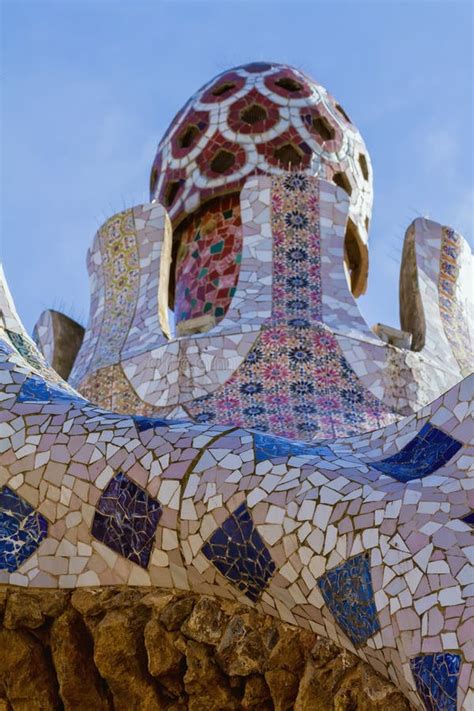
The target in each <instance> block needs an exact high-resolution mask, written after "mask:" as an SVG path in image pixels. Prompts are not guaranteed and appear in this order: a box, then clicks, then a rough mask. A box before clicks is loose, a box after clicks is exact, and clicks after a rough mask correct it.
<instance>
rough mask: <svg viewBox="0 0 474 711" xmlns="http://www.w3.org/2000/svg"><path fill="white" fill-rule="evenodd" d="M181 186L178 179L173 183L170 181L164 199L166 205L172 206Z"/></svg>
mask: <svg viewBox="0 0 474 711" xmlns="http://www.w3.org/2000/svg"><path fill="white" fill-rule="evenodd" d="M179 188H180V183H179V181H178V180H174V181H173V182H172V183H170V184H169V185H168V187H167V188H166V193H165V200H164V202H165V207H171V205H172V204H173V202H174V199H175V197H176V195H177V194H178V190H179Z"/></svg>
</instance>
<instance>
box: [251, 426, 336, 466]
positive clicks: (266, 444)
mask: <svg viewBox="0 0 474 711" xmlns="http://www.w3.org/2000/svg"><path fill="white" fill-rule="evenodd" d="M253 438H254V444H255V461H256V462H257V463H258V462H263V461H264V460H265V459H272V458H275V457H291V456H298V455H299V456H307V457H308V456H309V457H327V456H330V455H331V454H332V452H331V450H330V449H329V447H318V446H315V445H311V444H308V443H307V442H294V441H291V440H289V439H284V438H283V437H274V436H273V435H267V434H261V433H255V434H254V436H253Z"/></svg>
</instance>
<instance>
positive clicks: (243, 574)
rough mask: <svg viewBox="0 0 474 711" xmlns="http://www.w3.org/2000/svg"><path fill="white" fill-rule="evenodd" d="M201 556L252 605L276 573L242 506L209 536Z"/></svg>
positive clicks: (247, 513) (248, 514) (248, 515)
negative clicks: (240, 591) (243, 594)
mask: <svg viewBox="0 0 474 711" xmlns="http://www.w3.org/2000/svg"><path fill="white" fill-rule="evenodd" d="M202 552H203V553H204V555H205V556H206V558H208V560H210V561H211V563H213V564H214V565H215V566H216V568H217V570H219V572H221V573H222V575H224V576H225V577H226V578H227V580H229V581H230V582H231V583H233V584H234V585H236V586H237V587H238V588H239V590H242V592H243V593H245V595H247V597H249V598H250V599H251V600H252V601H253V602H256V601H257V600H258V598H259V597H260V595H261V594H262V592H263V591H264V589H265V588H266V586H267V585H268V581H269V580H270V578H271V577H272V575H273V573H274V572H275V563H274V562H273V560H272V558H271V555H270V553H269V552H268V550H267V548H266V547H265V544H264V542H263V541H262V539H261V537H260V534H259V533H258V531H257V529H256V528H255V526H254V523H253V521H252V517H251V516H250V513H249V510H248V508H247V504H245V503H243V504H241V505H240V506H239V507H238V508H237V509H236V510H235V511H234V513H233V514H232V515H231V516H229V518H228V519H226V520H225V521H224V523H223V524H222V526H221V527H220V528H218V529H217V531H215V532H214V533H213V534H212V536H211V537H210V539H209V541H208V542H207V543H205V544H204V546H203V547H202Z"/></svg>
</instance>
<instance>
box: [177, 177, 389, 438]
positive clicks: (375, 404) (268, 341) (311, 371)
mask: <svg viewBox="0 0 474 711" xmlns="http://www.w3.org/2000/svg"><path fill="white" fill-rule="evenodd" d="M318 190H319V188H318V186H317V184H315V183H313V182H310V181H309V180H308V179H307V178H306V176H304V175H302V174H299V173H295V174H292V175H288V176H286V177H283V178H276V179H275V180H274V188H273V193H272V206H273V217H272V233H273V243H274V245H273V260H274V267H273V269H274V274H273V313H272V316H271V319H270V320H269V321H268V322H267V323H266V324H265V325H264V327H263V329H262V333H261V335H260V337H259V339H258V341H257V342H256V344H255V346H254V347H253V349H252V350H251V351H250V353H249V354H248V355H247V357H246V359H245V361H244V363H243V365H242V366H241V367H240V368H239V369H238V371H237V372H236V373H235V374H234V375H233V376H232V377H231V378H230V379H229V380H228V381H227V382H226V383H225V384H224V385H223V386H222V387H221V388H220V389H219V390H218V391H217V392H215V393H213V394H211V395H208V396H205V397H203V398H199V399H196V400H194V401H193V402H192V403H191V404H190V405H188V406H187V409H188V410H189V412H190V414H191V415H192V417H193V418H195V419H196V420H197V421H198V422H212V421H215V422H222V423H224V424H233V425H239V426H246V427H252V428H254V429H257V430H259V431H262V432H272V433H274V434H277V435H282V436H284V437H295V438H298V439H303V440H311V439H313V438H318V439H324V438H332V437H342V436H350V435H353V434H356V433H357V432H360V431H361V430H363V429H365V430H367V429H369V430H370V429H376V428H377V427H381V426H382V425H384V424H387V423H389V422H392V421H394V420H395V419H396V417H395V416H394V415H393V414H392V413H391V412H390V411H389V410H388V409H387V408H386V407H385V406H384V405H383V404H382V403H381V402H380V401H379V400H377V398H375V397H374V396H373V395H372V394H371V393H370V392H369V391H367V390H366V389H365V388H364V387H363V386H362V384H361V382H360V381H359V379H358V378H357V376H356V374H355V373H354V371H353V370H352V368H351V367H350V365H349V363H348V362H347V360H346V359H345V357H344V355H343V353H342V351H341V349H340V347H339V344H338V342H337V340H336V337H335V336H334V335H333V334H332V333H331V331H330V330H329V329H328V328H327V327H326V326H324V325H323V323H322V322H321V308H322V305H321V304H322V302H321V271H320V235H319V193H318Z"/></svg>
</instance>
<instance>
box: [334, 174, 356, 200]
mask: <svg viewBox="0 0 474 711" xmlns="http://www.w3.org/2000/svg"><path fill="white" fill-rule="evenodd" d="M332 181H333V183H336V185H338V186H339V187H340V188H342V189H343V190H345V191H346V193H347V194H348V195H349V196H350V195H352V185H351V184H350V182H349V178H348V177H347V175H346V174H345V173H334V175H333V176H332Z"/></svg>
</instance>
